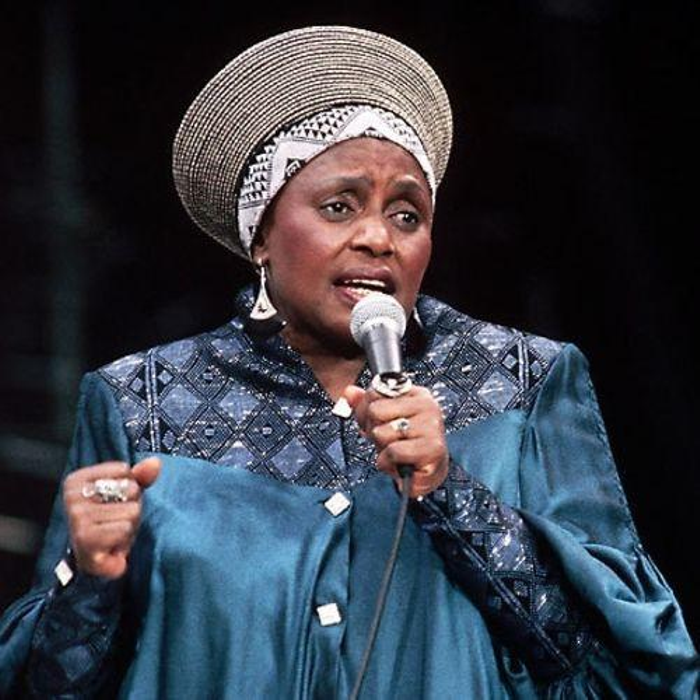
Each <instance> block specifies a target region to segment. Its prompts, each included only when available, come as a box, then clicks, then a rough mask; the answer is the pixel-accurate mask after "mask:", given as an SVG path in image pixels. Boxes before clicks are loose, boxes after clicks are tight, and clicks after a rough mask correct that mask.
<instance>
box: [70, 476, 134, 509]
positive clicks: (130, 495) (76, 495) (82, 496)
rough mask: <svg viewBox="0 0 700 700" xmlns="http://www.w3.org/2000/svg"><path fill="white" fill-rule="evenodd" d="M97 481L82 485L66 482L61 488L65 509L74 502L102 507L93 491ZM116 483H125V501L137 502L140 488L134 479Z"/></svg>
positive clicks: (100, 501)
mask: <svg viewBox="0 0 700 700" xmlns="http://www.w3.org/2000/svg"><path fill="white" fill-rule="evenodd" d="M96 481H97V479H94V480H93V479H89V480H85V481H83V482H82V483H76V482H70V483H68V482H66V484H65V485H64V487H63V500H64V502H65V504H66V506H67V507H69V506H70V505H71V504H74V503H76V502H80V501H85V502H87V503H95V504H101V505H104V503H105V502H104V501H102V500H101V498H100V496H99V494H97V493H96V491H95V482H96ZM118 481H125V482H126V484H127V486H126V490H125V491H124V496H125V498H126V500H127V501H137V500H138V499H139V498H140V496H141V488H140V487H139V485H138V483H137V482H136V480H135V479H132V478H129V477H128V476H127V477H122V478H121V479H118Z"/></svg>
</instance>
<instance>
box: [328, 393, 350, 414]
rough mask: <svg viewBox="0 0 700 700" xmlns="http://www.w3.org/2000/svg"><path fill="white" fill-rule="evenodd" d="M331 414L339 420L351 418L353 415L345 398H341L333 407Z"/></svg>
mask: <svg viewBox="0 0 700 700" xmlns="http://www.w3.org/2000/svg"><path fill="white" fill-rule="evenodd" d="M331 413H332V414H333V415H335V416H338V417H339V418H350V416H351V415H352V408H351V407H350V404H349V403H348V400H347V399H346V398H345V397H344V396H341V397H340V398H339V399H338V400H337V401H336V402H335V406H333V410H332V411H331Z"/></svg>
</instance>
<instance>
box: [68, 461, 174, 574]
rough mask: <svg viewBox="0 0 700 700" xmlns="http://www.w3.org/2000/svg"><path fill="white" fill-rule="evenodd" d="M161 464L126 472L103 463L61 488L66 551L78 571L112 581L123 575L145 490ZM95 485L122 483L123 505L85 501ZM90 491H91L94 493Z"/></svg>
mask: <svg viewBox="0 0 700 700" xmlns="http://www.w3.org/2000/svg"><path fill="white" fill-rule="evenodd" d="M160 466H161V465H160V460H159V459H158V458H157V457H149V458H147V459H144V460H143V461H141V462H139V463H138V464H136V465H134V467H133V468H130V467H129V465H128V464H126V463H125V462H103V463H101V464H96V465H94V466H92V467H84V468H83V469H78V470H76V471H74V472H72V473H71V474H69V475H68V476H67V477H66V480H65V482H64V484H63V504H64V507H65V510H66V515H67V517H68V527H69V530H70V540H71V547H72V548H73V555H74V556H75V561H76V564H77V566H78V569H79V570H80V571H82V572H83V573H86V574H91V575H93V576H103V577H106V578H111V579H116V578H119V577H120V576H122V575H123V574H124V573H125V572H126V569H127V558H128V555H129V551H130V550H131V545H132V544H133V542H134V539H135V537H136V532H137V530H138V527H139V522H140V520H141V502H142V497H143V491H144V489H147V488H148V487H149V486H151V484H153V482H155V480H156V479H157V478H158V474H159V473H160ZM97 479H126V480H127V481H128V488H127V490H126V501H124V502H117V503H104V502H102V501H101V500H100V499H99V497H98V496H90V497H88V496H86V495H85V493H84V490H85V489H86V488H87V489H88V493H89V491H90V485H91V483H93V482H95V481H96V480H97ZM93 490H94V489H93Z"/></svg>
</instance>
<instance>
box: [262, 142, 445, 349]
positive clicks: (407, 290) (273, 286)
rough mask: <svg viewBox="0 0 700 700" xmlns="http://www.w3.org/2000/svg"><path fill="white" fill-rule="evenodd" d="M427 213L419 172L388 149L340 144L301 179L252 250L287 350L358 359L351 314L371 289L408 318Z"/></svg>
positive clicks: (281, 199)
mask: <svg viewBox="0 0 700 700" xmlns="http://www.w3.org/2000/svg"><path fill="white" fill-rule="evenodd" d="M432 213H433V212H432V204H431V197H430V190H429V188H428V184H427V182H426V180H425V176H424V175H423V172H422V171H421V169H420V166H419V165H418V163H417V162H416V161H415V160H414V158H413V157H412V156H411V155H409V154H408V153H407V152H406V151H404V150H403V149H402V148H400V147H399V146H397V145H396V144H393V143H391V142H389V141H380V140H378V139H374V138H359V139H352V140H349V141H345V142H343V143H340V144H338V145H337V146H333V147H332V148H329V149H328V150H327V151H325V152H324V153H322V154H321V155H319V156H317V157H316V158H314V159H313V160H312V161H311V162H310V163H309V164H308V165H306V166H305V167H304V168H303V169H302V170H301V171H299V173H297V174H296V175H295V176H294V177H293V178H292V179H291V180H290V181H289V182H288V183H287V184H286V185H285V186H284V188H283V189H282V190H281V191H280V193H279V194H278V195H277V198H276V200H275V202H274V203H273V205H272V208H271V209H270V210H269V211H268V214H267V216H268V219H267V222H266V224H265V226H264V230H263V234H262V242H261V243H260V244H259V245H257V246H256V248H255V249H254V259H255V260H260V261H263V262H266V263H267V268H268V279H269V286H270V293H271V295H272V298H273V301H274V303H275V305H276V306H277V308H278V309H279V310H280V312H281V314H282V316H283V317H284V318H285V319H286V320H287V324H288V325H287V328H286V329H285V331H284V333H285V337H286V339H287V341H288V342H289V343H290V345H292V347H294V348H295V349H297V350H298V351H300V352H302V353H305V352H318V351H328V350H331V351H334V350H336V351H339V352H343V353H347V352H348V351H350V352H356V346H354V344H353V342H352V339H351V335H350V331H349V324H350V312H351V311H352V308H353V306H354V305H355V304H356V303H357V302H358V301H359V300H360V299H361V298H362V297H363V296H364V295H365V294H367V293H368V292H369V291H370V290H376V291H381V292H384V293H387V294H391V295H392V296H394V297H395V298H396V299H397V300H398V301H399V302H400V303H401V305H402V306H403V308H404V309H405V310H406V313H409V312H410V311H411V309H412V308H413V306H414V304H415V301H416V295H417V294H418V290H419V287H420V284H421V280H422V279H423V274H424V272H425V269H426V267H427V265H428V260H429V259H430V249H431V233H430V231H431V225H432Z"/></svg>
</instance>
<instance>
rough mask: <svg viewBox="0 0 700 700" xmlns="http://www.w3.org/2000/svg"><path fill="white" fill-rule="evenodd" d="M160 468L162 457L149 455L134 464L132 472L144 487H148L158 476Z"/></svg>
mask: <svg viewBox="0 0 700 700" xmlns="http://www.w3.org/2000/svg"><path fill="white" fill-rule="evenodd" d="M160 470H161V461H160V459H158V457H147V458H146V459H142V460H141V461H140V462H139V463H138V464H135V465H134V467H133V469H132V470H131V474H132V476H133V477H134V478H135V479H136V481H137V482H138V484H139V486H140V487H141V488H142V489H147V488H148V487H149V486H151V485H152V484H153V483H154V482H155V480H156V479H157V478H158V475H159V474H160Z"/></svg>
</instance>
